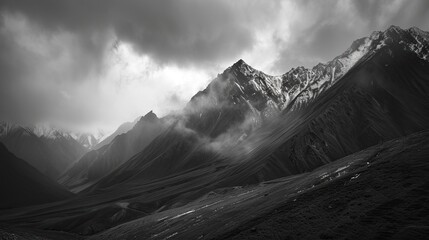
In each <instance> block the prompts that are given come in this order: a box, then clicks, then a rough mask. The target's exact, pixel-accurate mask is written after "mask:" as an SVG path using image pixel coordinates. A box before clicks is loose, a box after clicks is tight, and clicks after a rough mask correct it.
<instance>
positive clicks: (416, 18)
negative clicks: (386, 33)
mask: <svg viewBox="0 0 429 240" xmlns="http://www.w3.org/2000/svg"><path fill="white" fill-rule="evenodd" d="M296 7H297V9H296V11H297V12H299V14H297V15H298V16H305V17H300V18H298V19H296V20H295V21H293V22H292V23H291V32H292V33H293V34H292V36H291V38H290V39H287V40H288V42H287V43H286V42H285V41H284V40H283V39H280V38H278V37H277V36H276V35H274V38H277V39H276V42H277V45H278V46H279V49H281V51H280V54H279V58H278V60H277V62H276V63H275V65H274V66H273V69H275V70H277V71H287V70H289V69H290V68H291V67H296V66H298V65H304V66H306V67H312V66H314V65H316V64H317V63H318V62H326V61H329V60H331V59H332V58H334V57H335V56H337V55H340V54H341V53H342V52H344V51H345V50H346V49H347V48H348V47H349V46H350V45H351V43H352V42H353V41H354V40H356V39H358V38H361V37H365V36H368V35H369V34H371V32H373V31H376V30H385V29H386V28H388V27H389V26H390V25H398V26H400V27H402V28H409V27H413V26H417V27H419V28H421V29H423V30H426V31H427V30H429V1H427V0H409V1H406V0H359V1H353V0H348V1H347V0H344V1H334V0H325V1H309V0H306V1H296ZM290 46H293V47H290Z"/></svg>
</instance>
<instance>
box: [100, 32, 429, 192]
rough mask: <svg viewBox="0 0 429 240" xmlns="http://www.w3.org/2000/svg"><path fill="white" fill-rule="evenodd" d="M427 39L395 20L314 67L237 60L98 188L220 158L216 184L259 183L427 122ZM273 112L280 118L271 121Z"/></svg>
mask: <svg viewBox="0 0 429 240" xmlns="http://www.w3.org/2000/svg"><path fill="white" fill-rule="evenodd" d="M428 45H429V44H428V38H427V33H425V32H422V31H418V30H416V29H415V28H412V29H408V30H402V29H399V28H398V27H394V26H392V27H390V28H389V29H387V30H386V31H384V32H374V33H373V34H371V36H370V37H368V38H362V39H359V40H357V41H355V42H354V43H353V44H352V46H351V47H350V48H349V49H348V50H347V51H346V52H345V53H343V54H342V55H340V56H339V57H336V58H335V59H334V60H333V61H330V62H328V63H327V64H319V65H317V66H316V67H314V68H313V69H312V70H305V69H303V68H298V70H297V69H292V70H291V71H289V72H288V73H286V74H284V75H282V76H279V77H271V76H269V75H266V74H263V73H261V72H260V71H257V70H254V69H252V68H251V67H250V66H248V65H247V64H245V63H244V62H243V61H242V60H240V61H238V62H237V63H236V64H234V65H233V66H232V67H230V68H228V69H227V70H225V72H224V73H223V74H221V75H219V76H218V78H216V79H215V80H213V81H212V82H211V83H210V85H209V86H208V87H207V89H206V90H204V91H202V92H200V93H198V94H197V95H195V96H194V97H193V98H192V99H191V102H190V103H189V104H188V106H187V107H186V108H185V110H184V120H182V121H181V122H180V121H179V122H178V123H177V124H176V125H173V126H172V127H170V128H169V129H168V131H167V132H165V133H163V134H162V135H160V136H159V137H157V138H156V139H155V140H154V141H153V142H152V143H151V144H149V145H148V146H147V147H146V148H145V149H144V150H143V151H142V152H140V153H138V154H137V155H135V156H134V157H133V158H131V159H130V160H128V161H127V162H125V163H124V164H122V165H121V166H119V168H118V169H116V170H115V171H113V172H112V173H110V174H109V175H108V176H106V177H104V178H102V179H101V181H99V182H98V183H97V184H96V185H95V186H94V187H93V190H97V189H98V190H103V191H111V190H112V189H115V185H117V187H118V188H126V186H128V185H138V184H142V185H143V184H145V183H148V182H150V181H155V180H156V179H162V178H166V177H168V176H172V175H174V176H177V175H180V174H181V173H185V172H187V171H191V170H194V169H198V168H204V167H206V166H208V165H219V166H223V167H222V169H223V170H222V171H218V172H217V173H216V174H217V175H218V176H217V178H218V180H217V183H216V186H218V187H220V186H231V185H246V184H251V183H258V182H260V181H264V180H270V179H274V178H277V177H283V176H288V175H292V174H298V173H302V172H307V171H311V170H313V169H315V168H317V167H319V166H321V165H324V164H326V163H328V162H331V161H334V160H336V159H338V158H341V157H344V156H346V155H348V154H351V153H353V152H356V151H359V150H361V149H364V148H367V147H369V146H371V145H374V144H377V143H379V142H383V141H386V140H389V139H392V138H395V137H399V136H404V135H407V134H410V133H413V132H416V131H419V130H423V129H427V128H428V127H429V116H428V114H427V113H428V112H429V105H428V96H429V81H428V78H429V72H428V71H429V70H428V69H429V63H428V61H427V57H426V56H427V52H428V49H427V46H428ZM416 49H418V51H417V50H416ZM300 72H301V74H300ZM280 79H281V81H279V80H280ZM316 86H319V87H316ZM282 89H283V90H282ZM287 90H289V91H287ZM291 96H293V97H291ZM288 99H289V101H288ZM279 109H281V111H282V112H281V114H280V113H279V112H278V113H277V111H280V110H279ZM264 113H265V114H264ZM267 113H270V114H271V115H273V116H276V114H278V115H279V117H273V118H271V120H270V119H269V118H268V119H267V120H265V122H264V117H265V116H271V115H270V114H267ZM261 122H264V123H263V124H261ZM253 126H256V127H253ZM249 129H250V130H249ZM225 166H227V167H225Z"/></svg>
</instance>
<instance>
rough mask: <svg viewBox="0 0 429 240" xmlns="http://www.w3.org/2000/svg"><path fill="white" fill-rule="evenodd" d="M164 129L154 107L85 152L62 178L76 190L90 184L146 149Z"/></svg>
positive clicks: (66, 184)
mask: <svg viewBox="0 0 429 240" xmlns="http://www.w3.org/2000/svg"><path fill="white" fill-rule="evenodd" d="M163 129H164V123H163V122H162V121H161V120H160V119H159V118H158V117H157V116H156V115H155V114H154V113H153V112H152V111H151V112H149V113H148V114H146V115H145V116H144V117H141V119H140V120H139V121H138V122H137V123H135V125H134V127H133V128H132V129H131V130H129V131H128V132H126V133H123V134H119V135H117V136H116V137H114V138H113V140H112V141H111V142H110V143H108V144H106V145H104V146H102V147H100V148H99V149H97V150H92V151H90V152H88V153H87V154H85V155H84V156H83V157H82V158H81V159H80V160H79V161H77V162H76V163H75V164H74V165H73V166H72V167H71V168H70V169H69V170H67V172H65V173H64V174H63V176H62V177H61V178H60V179H59V182H60V183H62V184H63V185H65V186H67V187H69V188H72V189H73V188H74V189H77V190H81V189H82V188H85V187H87V186H88V185H89V184H91V183H93V182H95V181H97V180H98V179H99V178H101V177H103V176H105V175H106V174H108V173H109V172H111V171H112V170H114V169H115V168H116V167H117V166H119V165H121V164H122V163H123V162H125V161H126V160H128V159H129V158H130V157H132V156H133V155H134V154H136V153H138V152H139V151H141V150H143V149H144V148H145V146H146V145H148V144H149V143H150V142H151V141H152V140H153V139H154V138H155V137H156V136H158V135H159V134H160V133H161V131H162V130H163ZM118 131H119V130H118Z"/></svg>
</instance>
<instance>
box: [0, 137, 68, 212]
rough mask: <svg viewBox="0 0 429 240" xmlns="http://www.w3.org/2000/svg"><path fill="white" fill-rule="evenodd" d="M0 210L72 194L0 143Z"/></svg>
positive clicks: (59, 198)
mask: <svg viewBox="0 0 429 240" xmlns="http://www.w3.org/2000/svg"><path fill="white" fill-rule="evenodd" d="M0 191H1V195H2V197H1V198H0V209H8V208H15V207H22V206H27V205H34V204H40V203H47V202H53V201H58V200H63V199H65V198H67V197H70V196H71V195H72V194H71V193H69V192H67V191H66V190H65V189H63V188H62V187H61V186H60V185H58V184H57V183H55V182H53V181H51V180H49V179H48V178H47V177H45V176H43V175H42V174H41V173H39V172H38V171H37V170H36V169H35V168H33V167H32V166H30V165H29V164H27V163H26V162H25V161H24V160H21V159H19V158H17V157H15V156H14V155H13V154H12V153H10V152H9V151H8V150H7V149H6V147H5V146H4V145H3V144H1V143H0Z"/></svg>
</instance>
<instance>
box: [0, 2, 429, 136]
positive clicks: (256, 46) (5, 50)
mask: <svg viewBox="0 0 429 240" xmlns="http://www.w3.org/2000/svg"><path fill="white" fill-rule="evenodd" d="M392 24H394V25H398V26H400V27H402V28H409V27H412V26H417V27H419V28H421V29H423V30H426V31H427V30H429V1H428V0H386V1H383V0H372V1H371V0H356V1H354V0H344V1H340V0H338V1H334V0H323V1H322V0H314V1H311V0H284V1H274V0H271V1H269V0H259V1H258V0H249V1H245V0H234V1H231V0H220V1H202V0H153V1H145V0H37V1H34V0H27V1H26V0H10V1H8V0H0V119H2V120H7V121H14V122H19V123H23V124H31V123H37V122H51V123H54V124H56V125H60V126H64V127H69V128H76V129H82V130H84V129H85V130H86V129H95V128H105V129H107V130H112V129H113V128H115V127H117V126H118V125H119V124H120V123H122V122H125V121H131V120H134V118H136V117H137V116H140V115H144V114H145V113H146V112H148V111H150V110H154V112H155V113H158V115H165V114H167V113H168V112H170V111H171V110H177V109H180V108H181V107H183V106H184V105H185V104H186V102H187V101H188V100H189V99H190V97H191V96H192V95H194V94H195V93H196V92H197V91H198V90H201V89H203V88H204V87H205V86H206V85H207V84H208V82H209V81H210V80H211V79H213V78H214V77H215V76H216V74H217V73H219V72H222V71H223V70H224V69H225V68H226V67H228V66H230V65H232V64H233V63H234V62H235V61H237V60H238V59H240V58H242V59H243V60H244V61H246V62H247V63H249V64H250V65H251V66H253V67H255V68H257V69H260V70H262V71H264V72H266V73H268V74H272V75H276V74H281V73H284V72H286V71H288V70H289V69H290V68H292V67H296V66H300V65H303V66H306V67H312V66H313V65H316V64H317V63H318V62H326V61H329V60H330V59H332V58H333V57H335V56H337V55H339V54H340V53H342V52H343V51H344V50H346V49H347V48H348V47H349V45H350V44H351V43H352V41H353V40H355V39H357V38H360V37H364V36H367V35H369V34H370V33H371V32H373V31H375V30H384V29H386V28H387V27H388V26H390V25H392Z"/></svg>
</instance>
